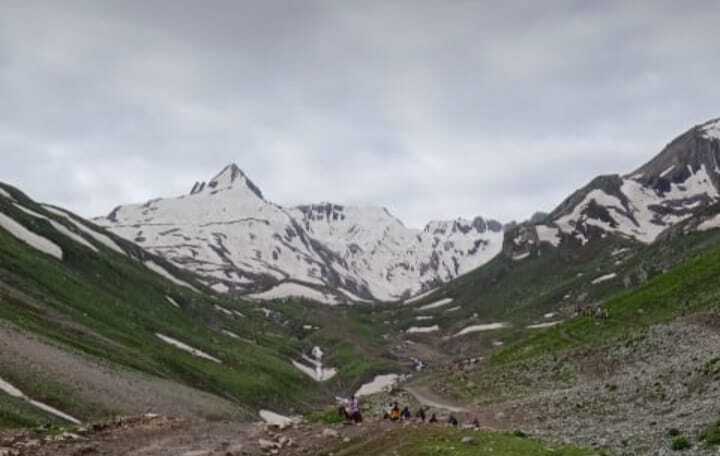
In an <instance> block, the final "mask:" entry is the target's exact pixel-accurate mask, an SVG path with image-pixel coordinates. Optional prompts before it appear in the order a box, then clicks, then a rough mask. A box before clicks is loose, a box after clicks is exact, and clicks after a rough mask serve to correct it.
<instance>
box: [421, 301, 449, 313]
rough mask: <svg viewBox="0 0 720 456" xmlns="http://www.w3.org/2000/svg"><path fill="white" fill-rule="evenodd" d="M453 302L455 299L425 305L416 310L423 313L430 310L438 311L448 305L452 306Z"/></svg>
mask: <svg viewBox="0 0 720 456" xmlns="http://www.w3.org/2000/svg"><path fill="white" fill-rule="evenodd" d="M452 302H453V298H445V299H441V300H440V301H435V302H433V303H431V304H427V305H424V306H422V307H420V308H418V309H416V312H422V311H423V310H430V309H437V308H438V307H443V306H446V305H448V304H451V303H452Z"/></svg>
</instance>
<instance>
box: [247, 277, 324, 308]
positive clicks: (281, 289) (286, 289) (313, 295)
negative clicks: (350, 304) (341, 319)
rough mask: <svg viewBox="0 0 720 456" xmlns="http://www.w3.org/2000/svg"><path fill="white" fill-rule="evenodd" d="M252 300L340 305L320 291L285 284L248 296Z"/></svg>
mask: <svg viewBox="0 0 720 456" xmlns="http://www.w3.org/2000/svg"><path fill="white" fill-rule="evenodd" d="M248 297H249V298H252V299H259V300H271V299H285V298H307V299H312V300H314V301H317V302H320V303H323V304H330V305H335V304H338V301H337V299H336V298H335V297H334V296H332V295H328V294H326V293H323V292H321V291H318V290H316V289H314V288H310V287H306V286H304V285H300V284H297V283H291V282H285V283H281V284H280V285H278V286H276V287H274V288H272V289H270V290H268V291H265V292H263V293H257V294H252V295H249V296H248Z"/></svg>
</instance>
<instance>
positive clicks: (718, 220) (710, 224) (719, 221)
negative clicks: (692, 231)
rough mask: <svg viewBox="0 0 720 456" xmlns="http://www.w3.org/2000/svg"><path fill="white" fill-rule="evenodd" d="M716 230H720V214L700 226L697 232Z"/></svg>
mask: <svg viewBox="0 0 720 456" xmlns="http://www.w3.org/2000/svg"><path fill="white" fill-rule="evenodd" d="M716 228H720V214H718V215H716V216H714V217H712V218H709V219H707V220H705V221H704V222H702V223H701V224H699V225H698V227H697V230H698V231H709V230H714V229H716Z"/></svg>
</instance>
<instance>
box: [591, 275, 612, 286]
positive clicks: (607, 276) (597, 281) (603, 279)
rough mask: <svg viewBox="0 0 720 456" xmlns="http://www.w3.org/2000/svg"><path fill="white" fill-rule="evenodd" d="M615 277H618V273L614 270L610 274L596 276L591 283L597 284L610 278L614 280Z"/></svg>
mask: <svg viewBox="0 0 720 456" xmlns="http://www.w3.org/2000/svg"><path fill="white" fill-rule="evenodd" d="M615 277H617V274H616V273H614V272H612V273H610V274H605V275H604V276H600V277H598V278H596V279H595V280H593V281H592V282H591V283H592V284H593V285H597V284H599V283H603V282H607V281H608V280H612V279H614V278H615Z"/></svg>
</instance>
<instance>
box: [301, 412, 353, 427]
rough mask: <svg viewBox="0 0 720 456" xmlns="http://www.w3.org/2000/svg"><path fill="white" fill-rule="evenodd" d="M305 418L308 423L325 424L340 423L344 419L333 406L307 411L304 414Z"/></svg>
mask: <svg viewBox="0 0 720 456" xmlns="http://www.w3.org/2000/svg"><path fill="white" fill-rule="evenodd" d="M305 419H307V421H308V422H310V423H320V424H327V425H332V424H341V423H343V422H344V421H345V419H344V418H343V417H341V416H340V414H339V413H338V410H337V409H333V408H329V409H325V410H320V411H317V412H312V413H309V414H308V415H306V416H305Z"/></svg>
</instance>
